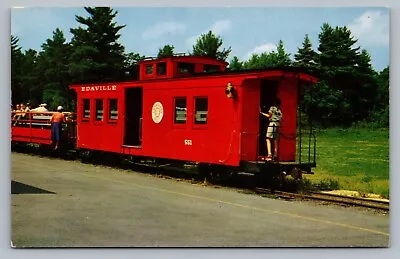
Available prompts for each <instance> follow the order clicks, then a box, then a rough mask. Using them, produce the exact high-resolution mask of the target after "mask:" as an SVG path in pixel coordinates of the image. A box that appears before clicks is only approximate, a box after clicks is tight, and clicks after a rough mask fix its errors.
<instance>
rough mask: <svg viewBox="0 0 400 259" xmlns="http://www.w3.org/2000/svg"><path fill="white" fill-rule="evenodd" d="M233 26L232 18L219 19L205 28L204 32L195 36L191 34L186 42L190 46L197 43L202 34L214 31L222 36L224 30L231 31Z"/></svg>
mask: <svg viewBox="0 0 400 259" xmlns="http://www.w3.org/2000/svg"><path fill="white" fill-rule="evenodd" d="M231 28H232V22H231V21H230V20H219V21H216V22H215V23H213V24H212V25H211V26H210V27H209V28H207V29H206V30H204V31H203V32H202V33H199V34H197V35H195V36H191V37H189V38H187V39H186V43H187V45H189V46H192V45H194V44H195V43H196V40H197V39H198V38H199V37H200V35H201V34H205V33H208V32H209V31H212V32H213V33H214V34H215V35H218V36H220V35H221V34H222V33H223V32H225V31H229V30H230V29H231Z"/></svg>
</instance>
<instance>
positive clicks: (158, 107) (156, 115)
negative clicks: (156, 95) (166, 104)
mask: <svg viewBox="0 0 400 259" xmlns="http://www.w3.org/2000/svg"><path fill="white" fill-rule="evenodd" d="M163 115H164V108H163V106H162V104H161V103H160V102H155V103H154V104H153V108H152V109H151V117H152V118H153V121H154V122H155V123H160V121H161V120H162V117H163Z"/></svg>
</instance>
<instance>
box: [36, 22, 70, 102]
mask: <svg viewBox="0 0 400 259" xmlns="http://www.w3.org/2000/svg"><path fill="white" fill-rule="evenodd" d="M42 50H43V51H42V52H41V53H40V57H39V62H38V69H39V70H40V71H43V73H39V75H38V76H40V75H41V74H42V75H43V77H42V80H41V83H42V92H41V99H42V101H43V102H46V103H47V104H48V105H49V106H48V107H49V108H50V109H55V108H56V107H57V106H58V105H62V106H64V108H65V109H67V110H71V109H73V108H75V107H74V105H73V104H72V99H73V93H71V92H70V90H69V84H70V83H71V77H70V75H69V67H68V61H69V57H70V54H71V46H70V45H69V44H68V43H66V39H65V37H64V33H63V32H62V31H61V30H60V29H59V28H57V29H56V30H55V31H53V38H52V39H47V40H46V42H45V43H43V44H42Z"/></svg>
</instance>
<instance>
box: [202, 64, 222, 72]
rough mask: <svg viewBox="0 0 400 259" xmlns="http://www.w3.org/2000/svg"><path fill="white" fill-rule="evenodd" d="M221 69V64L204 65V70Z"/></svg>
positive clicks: (215, 70)
mask: <svg viewBox="0 0 400 259" xmlns="http://www.w3.org/2000/svg"><path fill="white" fill-rule="evenodd" d="M217 71H219V66H216V65H204V72H206V73H208V72H217Z"/></svg>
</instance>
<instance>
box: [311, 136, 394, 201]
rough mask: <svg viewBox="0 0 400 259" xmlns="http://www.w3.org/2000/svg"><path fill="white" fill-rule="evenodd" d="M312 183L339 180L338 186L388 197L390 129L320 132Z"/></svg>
mask: <svg viewBox="0 0 400 259" xmlns="http://www.w3.org/2000/svg"><path fill="white" fill-rule="evenodd" d="M316 160H317V167H316V168H314V170H313V171H314V172H315V175H306V176H305V178H306V179H309V180H310V181H311V182H313V183H319V182H321V181H327V180H328V181H329V180H334V181H338V183H339V187H340V188H341V189H345V190H352V191H359V192H360V193H374V194H380V195H381V196H383V197H385V198H388V197H389V130H388V129H379V130H372V129H327V130H320V131H319V132H318V133H317V159H316Z"/></svg>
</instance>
